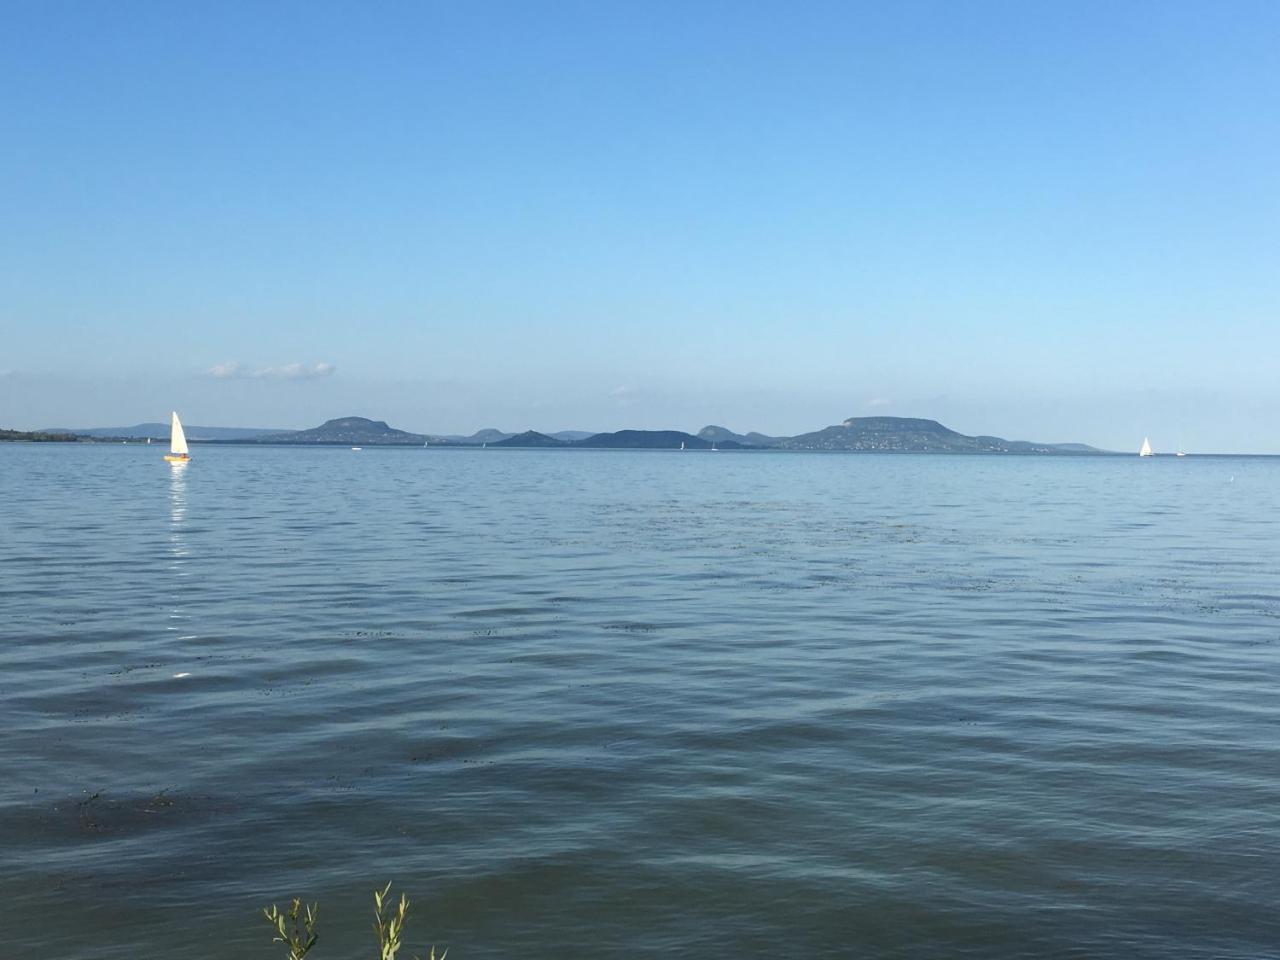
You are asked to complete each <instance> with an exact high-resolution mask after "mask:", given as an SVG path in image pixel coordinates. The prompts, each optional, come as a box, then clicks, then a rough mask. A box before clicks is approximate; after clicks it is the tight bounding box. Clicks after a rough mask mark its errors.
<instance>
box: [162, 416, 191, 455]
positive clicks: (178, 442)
mask: <svg viewBox="0 0 1280 960" xmlns="http://www.w3.org/2000/svg"><path fill="white" fill-rule="evenodd" d="M164 458H165V459H166V460H168V461H169V462H170V463H186V462H187V461H189V460H190V459H191V457H190V456H188V455H187V435H186V434H185V433H183V432H182V421H181V420H179V419H178V413H177V411H176V410H175V411H174V413H173V422H172V423H171V424H170V425H169V452H168V453H166V454H165V455H164Z"/></svg>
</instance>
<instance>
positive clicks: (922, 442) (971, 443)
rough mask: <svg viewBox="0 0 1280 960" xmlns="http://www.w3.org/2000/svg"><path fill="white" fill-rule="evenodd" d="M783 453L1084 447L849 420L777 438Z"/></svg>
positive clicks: (884, 420)
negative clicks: (812, 430) (805, 451)
mask: <svg viewBox="0 0 1280 960" xmlns="http://www.w3.org/2000/svg"><path fill="white" fill-rule="evenodd" d="M776 446H777V447H779V448H780V449H783V450H847V451H861V452H880V453H1040V454H1053V453H1084V452H1094V453H1098V452H1101V451H1097V450H1094V448H1092V447H1086V446H1085V445H1084V444H1070V445H1064V444H1052V443H1030V442H1028V441H1026V440H1005V439H1003V438H1002V437H970V436H966V435H965V434H963V433H957V432H956V431H954V430H950V429H948V428H947V427H944V426H943V425H942V424H940V423H938V421H937V420H921V419H917V418H914V417H851V418H850V419H848V420H845V421H844V422H843V423H839V424H836V425H835V426H831V427H826V428H825V429H823V430H815V431H814V432H813V433H802V434H800V435H799V436H795V437H786V438H783V439H780V440H779V441H778V442H777V444H776Z"/></svg>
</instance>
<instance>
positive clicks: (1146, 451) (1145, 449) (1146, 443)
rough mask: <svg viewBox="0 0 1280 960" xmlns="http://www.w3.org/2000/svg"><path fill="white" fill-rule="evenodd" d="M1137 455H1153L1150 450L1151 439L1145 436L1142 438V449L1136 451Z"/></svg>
mask: <svg viewBox="0 0 1280 960" xmlns="http://www.w3.org/2000/svg"><path fill="white" fill-rule="evenodd" d="M1138 456H1140V457H1151V456H1154V454H1153V453H1152V452H1151V441H1150V439H1148V438H1147V437H1143V438H1142V449H1141V450H1139V451H1138Z"/></svg>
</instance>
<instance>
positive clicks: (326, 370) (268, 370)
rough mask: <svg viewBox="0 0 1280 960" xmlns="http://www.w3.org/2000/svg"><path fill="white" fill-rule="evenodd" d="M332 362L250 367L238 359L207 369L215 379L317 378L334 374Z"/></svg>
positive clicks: (209, 374)
mask: <svg viewBox="0 0 1280 960" xmlns="http://www.w3.org/2000/svg"><path fill="white" fill-rule="evenodd" d="M337 369H338V368H337V367H335V366H334V365H333V364H332V363H313V364H310V365H308V364H305V363H286V364H282V365H280V366H278V367H250V366H248V365H247V364H243V363H241V362H240V361H238V360H232V361H230V362H228V363H215V364H214V365H213V366H212V367H210V368H209V369H208V370H206V371H205V374H206V376H210V377H213V378H214V379H215V380H317V379H319V378H321V377H327V376H330V375H332V374H333V373H334V372H335V371H336V370H337Z"/></svg>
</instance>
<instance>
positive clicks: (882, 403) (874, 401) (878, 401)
mask: <svg viewBox="0 0 1280 960" xmlns="http://www.w3.org/2000/svg"><path fill="white" fill-rule="evenodd" d="M891 403H893V401H892V400H890V399H888V398H887V397H872V398H871V399H870V400H868V401H867V406H868V407H887V406H889V405H890V404H891Z"/></svg>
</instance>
